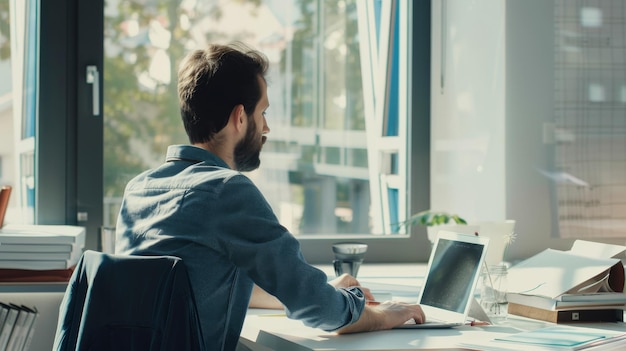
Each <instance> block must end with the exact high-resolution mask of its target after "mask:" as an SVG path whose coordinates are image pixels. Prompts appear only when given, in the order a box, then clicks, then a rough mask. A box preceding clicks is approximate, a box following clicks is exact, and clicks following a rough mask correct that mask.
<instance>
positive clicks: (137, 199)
mask: <svg viewBox="0 0 626 351" xmlns="http://www.w3.org/2000/svg"><path fill="white" fill-rule="evenodd" d="M116 251H117V253H119V254H132V255H172V256H178V257H180V258H182V259H183V262H184V263H185V266H186V267H187V269H188V271H189V276H190V279H191V285H192V288H193V290H194V294H195V298H196V303H197V306H198V311H199V315H200V319H201V324H202V330H203V335H204V341H205V344H206V345H207V349H208V350H234V349H235V347H236V345H237V341H238V339H239V334H240V332H241V328H242V324H243V321H244V318H245V315H246V310H247V307H248V303H249V300H250V294H251V291H252V286H253V282H254V283H256V284H257V285H258V286H260V287H261V288H263V289H264V290H265V291H267V292H269V293H270V294H272V295H274V296H276V297H277V298H278V299H279V300H280V301H281V302H282V303H283V305H284V306H285V309H286V311H287V316H288V317H290V318H294V319H299V320H302V321H303V322H304V323H305V324H306V325H308V326H311V327H317V328H321V329H323V330H327V331H332V330H336V329H338V328H341V327H343V326H345V325H348V324H351V323H353V322H355V321H356V320H358V319H359V317H360V315H361V312H362V311H363V308H364V305H365V300H364V297H363V294H362V292H361V291H360V289H358V288H352V289H336V288H334V287H333V286H331V285H330V284H328V283H327V277H326V274H325V273H324V272H322V271H320V270H319V269H317V268H315V267H313V266H311V265H309V264H307V262H306V261H305V260H304V258H303V256H302V253H301V251H300V246H299V243H298V241H297V240H296V239H295V238H294V236H293V235H292V234H291V233H289V231H288V230H287V229H286V228H284V227H283V226H282V225H280V223H279V222H278V219H277V218H276V216H275V215H274V213H273V211H272V209H271V208H270V206H269V204H268V203H267V201H266V200H265V198H264V197H263V195H262V194H261V193H260V191H259V190H258V188H257V187H256V186H255V185H254V184H253V183H252V181H250V179H249V178H247V177H246V176H244V175H243V174H241V173H239V172H237V171H234V170H232V169H230V168H229V167H228V165H227V164H226V163H225V162H224V161H223V160H221V159H220V158H218V157H217V156H215V155H214V154H212V153H210V152H208V151H206V150H204V149H201V148H198V147H194V146H190V145H173V146H170V147H169V148H168V151H167V159H166V162H165V163H164V164H163V165H161V166H160V167H158V168H155V169H152V170H149V171H146V172H144V173H142V174H140V175H138V176H137V177H135V178H134V179H133V180H131V181H130V182H129V183H128V185H127V186H126V190H125V193H124V200H123V202H122V208H121V210H120V215H119V217H118V222H117V243H116Z"/></svg>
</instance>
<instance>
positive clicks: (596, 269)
mask: <svg viewBox="0 0 626 351" xmlns="http://www.w3.org/2000/svg"><path fill="white" fill-rule="evenodd" d="M618 261H619V259H616V258H604V259H602V258H593V257H587V256H581V255H574V254H572V253H570V252H565V251H559V250H553V249H546V250H544V251H543V252H540V253H539V254H537V255H535V256H533V257H530V258H528V259H527V260H525V261H522V262H521V263H519V264H517V265H515V266H513V267H512V268H511V269H510V270H509V292H515V293H522V294H531V295H541V296H546V297H549V298H556V297H557V296H559V295H561V294H563V293H565V292H567V291H568V290H570V289H571V288H573V287H575V286H577V285H579V284H581V283H583V282H585V281H587V280H589V279H591V278H593V277H596V276H597V275H599V274H600V273H602V272H604V271H607V270H608V269H609V268H610V267H611V266H612V265H614V264H615V263H617V262H618Z"/></svg>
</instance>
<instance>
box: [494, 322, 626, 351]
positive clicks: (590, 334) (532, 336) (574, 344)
mask: <svg viewBox="0 0 626 351" xmlns="http://www.w3.org/2000/svg"><path fill="white" fill-rule="evenodd" d="M494 340H495V341H499V342H503V343H510V344H511V345H518V346H519V347H520V348H522V347H523V346H530V347H532V348H533V349H544V348H551V349H558V350H572V351H576V350H584V349H590V348H594V349H596V348H598V347H601V346H603V345H606V346H608V345H611V344H614V345H615V344H617V343H620V342H623V341H624V340H626V333H624V332H619V331H611V330H600V329H594V328H583V327H573V326H550V327H546V328H539V329H534V330H529V331H525V332H521V333H517V334H511V335H507V336H502V337H497V338H495V339H494ZM493 345H494V346H495V345H496V344H493Z"/></svg>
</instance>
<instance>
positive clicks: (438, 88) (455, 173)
mask: <svg viewBox="0 0 626 351" xmlns="http://www.w3.org/2000/svg"><path fill="white" fill-rule="evenodd" d="M504 13H505V2H503V1H501V0H483V1H464V0H460V1H451V0H447V1H436V2H435V3H434V4H433V27H432V28H433V30H432V35H433V40H432V61H431V64H432V70H431V73H432V84H431V91H432V95H431V108H432V114H431V116H432V117H431V118H432V120H431V150H432V151H431V208H432V209H435V210H442V211H449V212H454V213H458V214H459V215H461V216H462V217H464V218H466V219H469V220H472V221H473V220H499V219H506V218H505V217H506V213H505V195H506V194H505V189H504V187H505V176H504V174H505V158H504V157H505V137H506V135H505V132H504V128H505V86H504V85H505V74H504V73H505V43H504V41H505V23H504V18H505V16H504Z"/></svg>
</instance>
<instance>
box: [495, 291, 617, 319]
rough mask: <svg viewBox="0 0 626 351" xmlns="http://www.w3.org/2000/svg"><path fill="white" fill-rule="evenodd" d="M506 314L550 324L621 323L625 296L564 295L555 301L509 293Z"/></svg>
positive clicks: (614, 293)
mask: <svg viewBox="0 0 626 351" xmlns="http://www.w3.org/2000/svg"><path fill="white" fill-rule="evenodd" d="M507 299H508V301H509V313H511V314H515V315H519V316H525V317H530V318H534V319H539V320H543V321H546V322H552V323H577V322H623V321H624V309H625V307H626V294H624V293H618V292H605V293H600V292H599V293H592V294H563V295H561V296H558V297H556V298H548V297H544V296H537V295H524V294H516V293H508V294H507Z"/></svg>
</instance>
